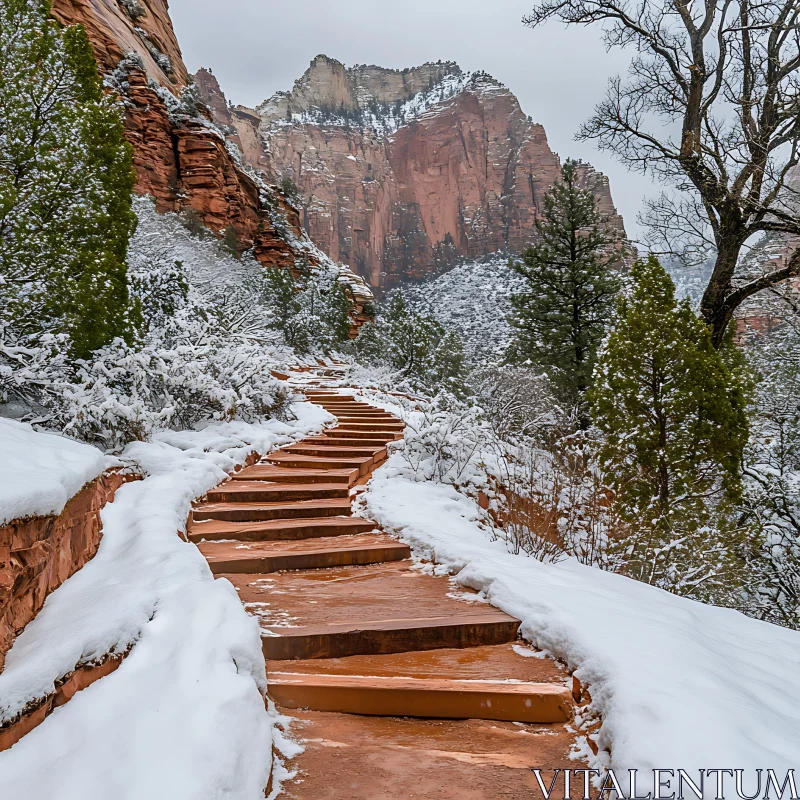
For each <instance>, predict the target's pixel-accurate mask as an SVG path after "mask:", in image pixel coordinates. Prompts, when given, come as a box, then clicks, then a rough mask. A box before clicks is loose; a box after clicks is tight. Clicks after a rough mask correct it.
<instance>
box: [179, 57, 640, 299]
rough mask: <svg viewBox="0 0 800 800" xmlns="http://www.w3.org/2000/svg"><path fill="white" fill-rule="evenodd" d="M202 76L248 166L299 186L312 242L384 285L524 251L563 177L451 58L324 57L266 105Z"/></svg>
mask: <svg viewBox="0 0 800 800" xmlns="http://www.w3.org/2000/svg"><path fill="white" fill-rule="evenodd" d="M195 81H196V84H197V86H198V88H199V90H200V93H201V96H202V98H203V101H204V102H205V103H206V104H207V105H208V106H209V107H210V108H211V109H212V110H213V112H214V115H215V121H217V123H218V124H220V125H221V126H224V130H225V131H226V133H227V135H228V136H229V137H230V138H231V139H232V140H233V141H235V142H236V143H237V145H238V146H239V147H240V149H241V150H242V152H243V153H244V157H245V159H246V161H247V162H248V163H249V164H250V165H251V166H253V167H254V168H255V169H257V170H260V171H262V172H263V173H265V174H266V175H268V176H269V178H270V179H271V180H274V181H280V180H284V179H291V180H292V181H294V182H295V183H296V185H297V187H298V190H299V194H300V203H301V205H302V208H303V212H302V213H303V218H302V223H303V227H304V228H305V230H306V231H308V233H309V235H310V237H311V239H312V240H313V241H314V242H315V243H316V244H317V245H318V246H319V247H320V248H321V249H322V250H324V251H325V252H326V253H327V254H328V255H329V256H330V257H331V258H333V259H335V260H342V261H345V262H346V263H348V264H350V265H351V267H352V268H353V269H355V270H356V271H357V272H358V273H359V274H360V275H363V276H364V277H365V278H367V280H369V282H370V283H371V284H372V285H373V286H375V287H381V288H387V287H390V286H392V285H394V284H396V283H398V282H400V281H402V280H405V279H408V278H422V277H425V276H426V275H429V274H431V273H435V272H439V271H442V270H443V269H446V268H448V267H449V266H452V265H453V264H455V263H456V262H457V261H458V260H460V259H464V258H476V257H480V256H483V255H486V254H489V253H494V252H498V251H510V252H519V251H520V250H522V249H523V248H524V247H525V246H526V245H527V244H528V243H529V242H530V241H531V240H532V238H533V237H534V235H535V220H536V217H537V215H538V213H539V206H540V203H541V202H542V197H543V195H544V193H545V192H546V191H547V189H548V188H549V187H550V186H551V185H552V183H553V181H554V180H555V179H556V178H557V176H558V175H559V171H560V166H561V164H560V160H559V158H558V156H557V155H556V154H555V153H553V151H552V150H551V149H550V147H549V145H548V142H547V136H546V134H545V131H544V128H543V127H542V126H541V125H538V124H536V123H534V122H532V121H531V119H530V118H529V117H527V116H526V115H525V114H524V112H523V111H522V109H521V107H520V105H519V102H518V101H517V99H516V97H515V96H514V95H513V94H512V93H511V92H510V91H509V90H508V89H506V88H505V87H504V86H502V85H501V84H500V83H498V82H497V81H495V80H494V79H492V78H491V77H490V76H488V75H486V74H484V73H476V74H473V75H466V74H464V73H463V72H462V71H461V69H460V68H459V67H458V66H457V65H456V64H453V63H452V62H439V63H435V64H434V63H429V64H424V65H422V66H421V67H418V68H415V69H410V70H402V71H399V70H387V69H383V68H380V67H374V66H356V67H353V68H350V69H346V68H345V67H344V66H343V65H342V64H341V63H339V62H338V61H335V60H333V59H330V58H328V57H326V56H318V57H317V58H316V59H314V61H313V62H312V64H311V66H310V67H309V69H308V70H307V71H306V73H305V74H304V75H303V77H302V78H300V80H298V81H297V83H296V84H295V87H294V89H293V90H292V91H291V92H282V93H278V94H277V95H275V96H274V97H272V98H270V100H268V101H266V102H265V103H264V104H262V105H261V106H260V107H259V108H258V109H257V110H254V109H246V108H243V107H230V106H229V105H228V103H227V101H226V100H225V97H224V95H223V94H222V91H221V89H220V87H219V85H218V83H217V82H216V80H215V79H214V78H213V76H212V75H210V73H208V72H207V71H204V70H201V72H199V73H198V74H197V75H196V76H195ZM581 173H582V177H583V182H584V185H586V186H587V187H588V188H591V189H592V190H593V191H594V192H595V194H596V196H597V198H598V201H599V205H600V208H601V210H602V211H603V213H604V214H606V215H607V217H608V220H609V225H610V226H611V227H612V228H614V229H616V230H617V231H618V232H619V233H620V234H621V235H624V226H623V223H622V219H621V217H620V216H619V215H618V214H617V212H616V209H615V208H614V204H613V201H612V199H611V192H610V188H609V184H608V179H607V178H606V177H605V176H604V175H602V174H600V173H598V172H596V171H595V170H594V169H593V168H592V167H590V166H589V165H583V166H582V169H581Z"/></svg>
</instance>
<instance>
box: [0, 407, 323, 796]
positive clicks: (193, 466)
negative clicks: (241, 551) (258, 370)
mask: <svg viewBox="0 0 800 800" xmlns="http://www.w3.org/2000/svg"><path fill="white" fill-rule="evenodd" d="M292 410H293V411H294V413H295V415H296V416H297V419H296V421H293V422H291V423H288V424H286V423H282V422H277V421H274V420H273V421H269V422H265V423H263V424H247V423H241V422H232V423H215V424H212V425H209V426H208V427H207V428H205V429H204V430H202V431H186V432H180V433H175V432H163V433H161V434H159V435H158V436H157V437H155V440H154V441H152V442H147V443H144V442H136V443H133V444H131V445H129V446H128V448H127V449H126V450H125V451H124V452H123V454H122V457H121V458H122V460H123V462H126V463H130V464H135V465H136V466H137V467H138V468H139V469H141V470H142V471H144V472H145V473H146V474H147V476H148V477H146V478H145V480H143V481H140V482H137V483H131V484H127V485H126V486H124V487H122V488H121V489H120V490H119V492H118V493H117V495H116V498H115V500H114V502H113V503H111V504H109V505H108V506H106V508H105V510H104V512H103V524H104V537H103V541H102V543H101V545H100V549H99V551H98V553H97V555H96V556H95V558H94V559H93V560H92V561H91V562H90V563H89V564H87V565H86V566H85V567H84V568H83V569H82V570H80V571H79V572H78V573H76V574H75V575H74V576H73V577H72V578H70V579H69V580H68V581H67V582H66V583H64V584H63V586H61V587H60V588H59V589H58V590H57V591H55V592H54V593H53V594H52V595H51V596H50V597H49V598H48V600H47V602H46V604H45V606H44V609H43V610H42V611H41V613H40V614H39V615H38V616H37V617H36V619H35V620H34V621H33V622H32V623H31V624H30V625H28V627H27V628H26V629H25V631H24V632H23V634H22V635H21V636H20V637H19V638H18V639H17V641H16V643H15V645H14V647H13V648H12V650H11V651H10V652H9V654H8V659H7V662H6V669H5V671H4V672H3V673H2V674H0V723H1V722H2V720H3V719H6V720H7V719H11V718H13V717H14V715H15V714H17V713H18V712H19V711H20V710H21V709H22V708H23V707H24V706H25V704H26V703H27V702H28V701H29V700H32V699H35V698H38V697H42V696H43V695H45V694H47V693H49V692H52V691H53V688H54V687H53V684H54V682H55V681H56V680H58V679H59V678H60V677H62V676H63V675H65V674H67V673H69V672H71V671H72V670H73V669H74V667H75V665H76V664H78V663H79V662H91V661H92V660H93V659H97V658H101V657H102V656H104V655H105V654H106V653H109V652H112V651H115V652H124V651H125V650H126V649H128V648H129V647H131V646H132V650H131V651H130V655H128V657H127V658H126V659H125V660H124V661H123V662H122V665H121V666H120V667H119V669H117V670H116V671H115V672H114V673H112V674H111V675H109V676H107V677H105V678H103V679H102V680H100V681H98V682H97V683H95V684H93V685H92V686H90V687H89V688H88V689H86V690H85V691H83V692H81V693H79V694H78V695H76V696H75V698H74V699H73V700H72V701H71V702H70V703H68V704H67V705H66V706H63V707H62V708H59V709H57V710H56V711H55V712H54V713H53V715H52V716H51V717H49V718H48V719H47V720H46V721H45V722H44V723H43V724H42V725H40V726H39V727H38V728H36V729H35V730H34V731H33V732H32V733H30V734H28V735H27V736H26V737H25V738H23V739H22V740H21V741H20V742H19V743H18V744H16V745H15V746H14V747H12V748H11V749H10V750H9V751H7V752H5V753H3V754H0V797H19V798H22V797H24V798H25V799H26V800H51V798H55V797H57V798H58V799H59V800H78V798H80V800H108V798H111V797H114V798H118V799H119V800H125V799H126V798H128V799H129V800H144V798H147V800H205V799H206V798H208V800H212V799H214V800H216V799H217V798H225V800H256V798H259V797H261V798H263V796H264V788H265V787H266V785H267V781H268V777H269V773H270V768H271V742H272V735H273V730H272V726H273V722H274V719H275V718H274V717H273V716H271V715H270V714H269V713H268V712H267V711H266V709H265V706H264V698H263V693H264V691H265V689H266V672H265V665H264V657H263V655H262V651H261V641H260V635H259V630H258V626H257V624H256V622H255V621H254V620H253V619H252V618H251V617H249V616H248V615H247V614H246V612H245V611H244V608H243V606H242V604H241V602H240V601H239V598H238V595H237V594H236V592H235V590H234V589H233V587H232V586H231V584H230V583H229V582H228V581H225V580H214V578H213V576H212V574H211V571H210V569H209V567H208V565H207V563H206V561H205V559H204V558H203V557H202V555H201V554H200V552H199V551H198V550H197V548H196V547H195V546H194V545H192V544H188V543H186V542H185V541H183V540H182V539H181V538H180V537H179V536H178V535H177V534H176V531H178V530H182V529H183V526H184V524H185V521H186V518H187V515H188V512H189V509H190V506H191V502H192V500H193V499H194V498H196V497H198V496H200V495H202V494H204V493H205V492H206V491H208V490H209V489H211V488H213V487H214V486H216V485H217V484H218V483H219V482H220V481H221V480H223V479H224V478H225V476H226V473H227V472H228V471H230V470H232V469H233V468H234V466H235V465H237V464H241V463H243V462H244V461H245V459H246V457H247V456H248V455H249V454H250V453H252V452H253V451H258V452H262V453H264V452H267V451H269V450H272V449H274V448H275V447H277V446H280V445H282V444H286V443H288V442H289V441H291V440H293V439H298V438H302V437H303V436H307V435H309V434H310V433H312V432H318V431H320V430H322V428H323V427H324V426H325V424H326V423H327V422H329V421H331V420H332V417H330V415H329V414H327V412H325V411H323V410H322V409H321V408H319V407H317V406H313V405H311V404H310V403H298V404H294V405H293V406H292ZM277 741H278V743H279V744H280V737H277Z"/></svg>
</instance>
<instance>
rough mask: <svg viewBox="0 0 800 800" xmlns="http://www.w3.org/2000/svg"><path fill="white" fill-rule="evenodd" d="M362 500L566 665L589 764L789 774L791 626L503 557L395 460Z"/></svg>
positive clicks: (575, 570) (468, 519)
mask: <svg viewBox="0 0 800 800" xmlns="http://www.w3.org/2000/svg"><path fill="white" fill-rule="evenodd" d="M362 503H363V511H364V514H365V515H366V516H369V517H370V518H371V519H374V520H375V521H376V522H377V523H378V524H379V525H381V526H382V527H383V528H384V529H385V530H387V531H390V532H394V533H396V534H398V535H399V536H400V538H401V539H403V540H404V541H406V542H408V543H409V544H410V545H412V547H413V548H414V549H415V553H416V554H417V555H418V556H423V557H427V558H428V559H430V560H431V561H433V562H435V563H436V564H437V565H439V567H438V569H439V570H441V571H446V572H449V573H450V574H452V575H454V576H455V580H456V582H457V583H458V584H460V585H463V586H468V587H470V588H472V589H477V590H479V591H481V592H482V593H483V595H484V596H485V598H486V599H488V600H489V602H491V603H492V604H493V605H496V606H497V607H499V608H501V609H502V610H503V611H505V612H507V613H509V614H512V615H514V616H516V617H517V618H518V619H520V620H522V629H521V631H522V634H523V635H524V636H525V638H526V639H528V640H529V641H531V642H533V643H534V644H536V645H537V646H538V647H540V648H542V649H543V650H545V651H547V652H549V653H551V654H552V655H553V656H555V657H557V658H560V659H563V660H564V661H565V662H566V663H567V664H568V665H569V667H570V668H571V669H574V670H575V674H576V675H577V676H578V678H579V679H580V680H581V681H582V683H583V684H584V685H586V686H588V688H589V691H590V693H591V696H592V706H591V710H590V712H589V714H588V715H587V714H584V719H583V720H580V719H579V722H585V721H586V718H587V717H594V718H595V719H596V717H597V715H598V714H599V715H601V716H602V720H603V724H602V727H601V729H600V731H599V734H598V735H597V737H596V738H597V743H598V745H599V747H600V753H599V755H598V756H597V757H593V756H592V754H591V751H589V749H588V748H587V747H584V748H583V750H582V755H583V756H584V757H586V758H589V760H590V761H591V762H592V766H593V767H597V768H603V767H609V766H610V767H614V768H615V769H618V770H627V769H633V768H638V769H641V770H652V769H656V768H674V769H677V768H682V769H687V770H698V769H702V768H706V769H708V768H712V767H714V768H738V769H753V768H762V769H765V768H772V769H775V770H783V771H784V772H785V770H786V769H789V768H797V766H798V763H797V762H798V755H799V754H800V724H798V720H799V719H800V633H798V632H796V631H791V630H788V629H785V628H780V627H777V626H774V625H770V624H768V623H765V622H759V621H757V620H753V619H751V618H749V617H745V616H744V615H742V614H740V613H738V612H736V611H732V610H728V609H722V608H715V607H712V606H706V605H703V604H701V603H697V602H694V601H691V600H687V599H684V598H681V597H677V596H675V595H672V594H669V593H667V592H664V591H662V590H660V589H655V588H653V587H651V586H648V585H646V584H643V583H639V582H637V581H634V580H631V579H628V578H625V577H623V576H621V575H616V574H613V573H610V572H603V571H601V570H599V569H594V568H591V567H586V566H583V565H581V564H579V563H578V562H577V561H575V560H566V561H562V562H560V563H557V564H543V563H541V562H539V561H536V560H535V559H533V558H529V557H526V556H525V555H512V554H510V553H509V552H508V551H507V549H506V545H505V544H504V543H503V542H502V541H499V540H495V541H492V537H491V530H490V528H489V526H488V524H487V523H486V520H485V515H484V514H483V512H482V511H481V510H480V508H479V507H478V506H477V504H476V503H474V502H473V501H472V500H470V499H468V498H467V497H465V496H464V495H462V494H459V493H458V492H457V491H456V490H455V489H454V488H453V487H452V486H448V485H444V484H435V483H431V482H427V483H418V482H415V481H413V480H412V479H410V478H409V476H408V468H407V463H406V462H405V461H404V459H403V458H402V456H401V455H400V454H396V455H394V456H392V457H391V458H390V460H389V461H388V462H387V464H386V465H385V466H383V467H382V468H381V469H380V470H378V471H377V472H376V474H375V475H374V477H373V479H372V482H371V484H370V486H369V490H368V491H367V493H366V494H365V495H364V496H363V499H362ZM532 766H535V765H532ZM541 766H542V767H546V765H541Z"/></svg>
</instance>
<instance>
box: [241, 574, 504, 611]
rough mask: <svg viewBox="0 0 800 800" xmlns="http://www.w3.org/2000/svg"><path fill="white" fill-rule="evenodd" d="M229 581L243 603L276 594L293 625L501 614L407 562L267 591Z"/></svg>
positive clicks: (275, 585) (309, 578) (244, 580)
mask: <svg viewBox="0 0 800 800" xmlns="http://www.w3.org/2000/svg"><path fill="white" fill-rule="evenodd" d="M231 581H232V582H233V585H234V586H236V587H237V589H238V590H239V595H240V597H241V598H242V600H243V601H244V602H258V601H261V600H264V599H270V597H271V596H272V595H274V596H275V600H276V602H279V603H280V606H281V608H283V609H285V610H286V611H287V612H288V613H289V615H290V616H291V617H292V618H294V619H295V620H296V624H297V625H314V626H316V625H330V624H336V623H348V624H349V623H356V622H358V621H360V620H373V621H374V620H396V619H401V618H407V617H449V616H453V615H459V614H463V613H467V614H469V613H476V612H483V611H489V612H494V613H498V614H500V613H501V612H499V611H498V610H497V609H496V608H494V607H493V606H490V605H488V604H486V603H478V602H471V603H470V602H465V601H464V600H463V599H461V598H463V597H467V598H471V597H474V596H475V595H474V594H470V593H468V592H461V591H459V590H455V589H454V588H453V587H452V586H451V584H450V581H449V580H448V579H447V578H444V577H433V576H431V575H425V574H423V573H421V572H420V571H419V570H417V569H414V568H413V565H412V564H411V563H409V562H395V563H391V564H374V565H372V566H363V567H358V566H354V567H336V568H331V569H324V570H315V571H313V572H307V573H303V572H291V573H283V574H278V575H273V576H272V580H271V582H270V586H269V588H265V587H263V586H262V585H260V584H259V583H257V582H256V583H255V584H252V583H251V580H250V579H249V578H248V577H246V576H234V577H232V578H231ZM448 595H449V596H448Z"/></svg>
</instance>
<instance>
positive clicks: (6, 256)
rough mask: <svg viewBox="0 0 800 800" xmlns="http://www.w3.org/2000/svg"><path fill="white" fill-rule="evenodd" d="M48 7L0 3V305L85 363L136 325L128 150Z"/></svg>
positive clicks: (91, 68)
mask: <svg viewBox="0 0 800 800" xmlns="http://www.w3.org/2000/svg"><path fill="white" fill-rule="evenodd" d="M49 10H50V8H49V2H47V1H46V0H39V1H38V2H32V1H31V0H4V2H3V4H2V5H1V6H0V306H3V307H5V314H6V315H7V317H6V319H5V322H6V324H11V325H12V326H14V327H15V328H16V329H17V330H18V331H19V332H20V333H22V334H36V333H37V332H39V331H41V330H56V331H66V332H68V333H69V334H70V337H71V341H72V349H73V354H74V355H76V356H80V357H85V356H87V355H88V354H89V353H91V352H92V351H93V350H95V349H96V348H98V347H101V346H102V345H104V344H106V343H108V342H109V341H111V340H112V339H113V338H114V337H116V336H121V337H123V338H125V339H127V340H128V341H130V340H131V339H132V338H133V336H134V332H135V328H136V326H137V324H138V323H139V322H140V319H139V314H138V309H137V307H136V305H135V303H132V301H131V299H130V297H129V292H128V278H127V265H126V253H127V246H128V241H129V238H130V236H131V234H132V232H133V230H134V229H135V224H136V217H135V215H134V213H133V211H132V207H131V192H132V189H133V181H134V176H133V172H132V151H131V148H130V146H129V145H128V144H126V142H125V140H124V137H123V126H122V119H121V114H120V110H119V107H118V105H117V104H116V103H115V102H114V101H113V100H112V99H110V98H108V97H106V95H105V92H104V90H103V84H102V81H101V79H100V76H99V75H98V72H97V64H96V61H95V59H94V55H93V52H92V48H91V45H90V43H89V41H88V38H87V37H86V33H85V32H84V30H83V28H82V27H81V26H73V27H70V28H66V29H62V28H61V27H60V26H59V25H58V24H57V23H56V22H55V21H54V20H52V19H51V18H50V17H49Z"/></svg>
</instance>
